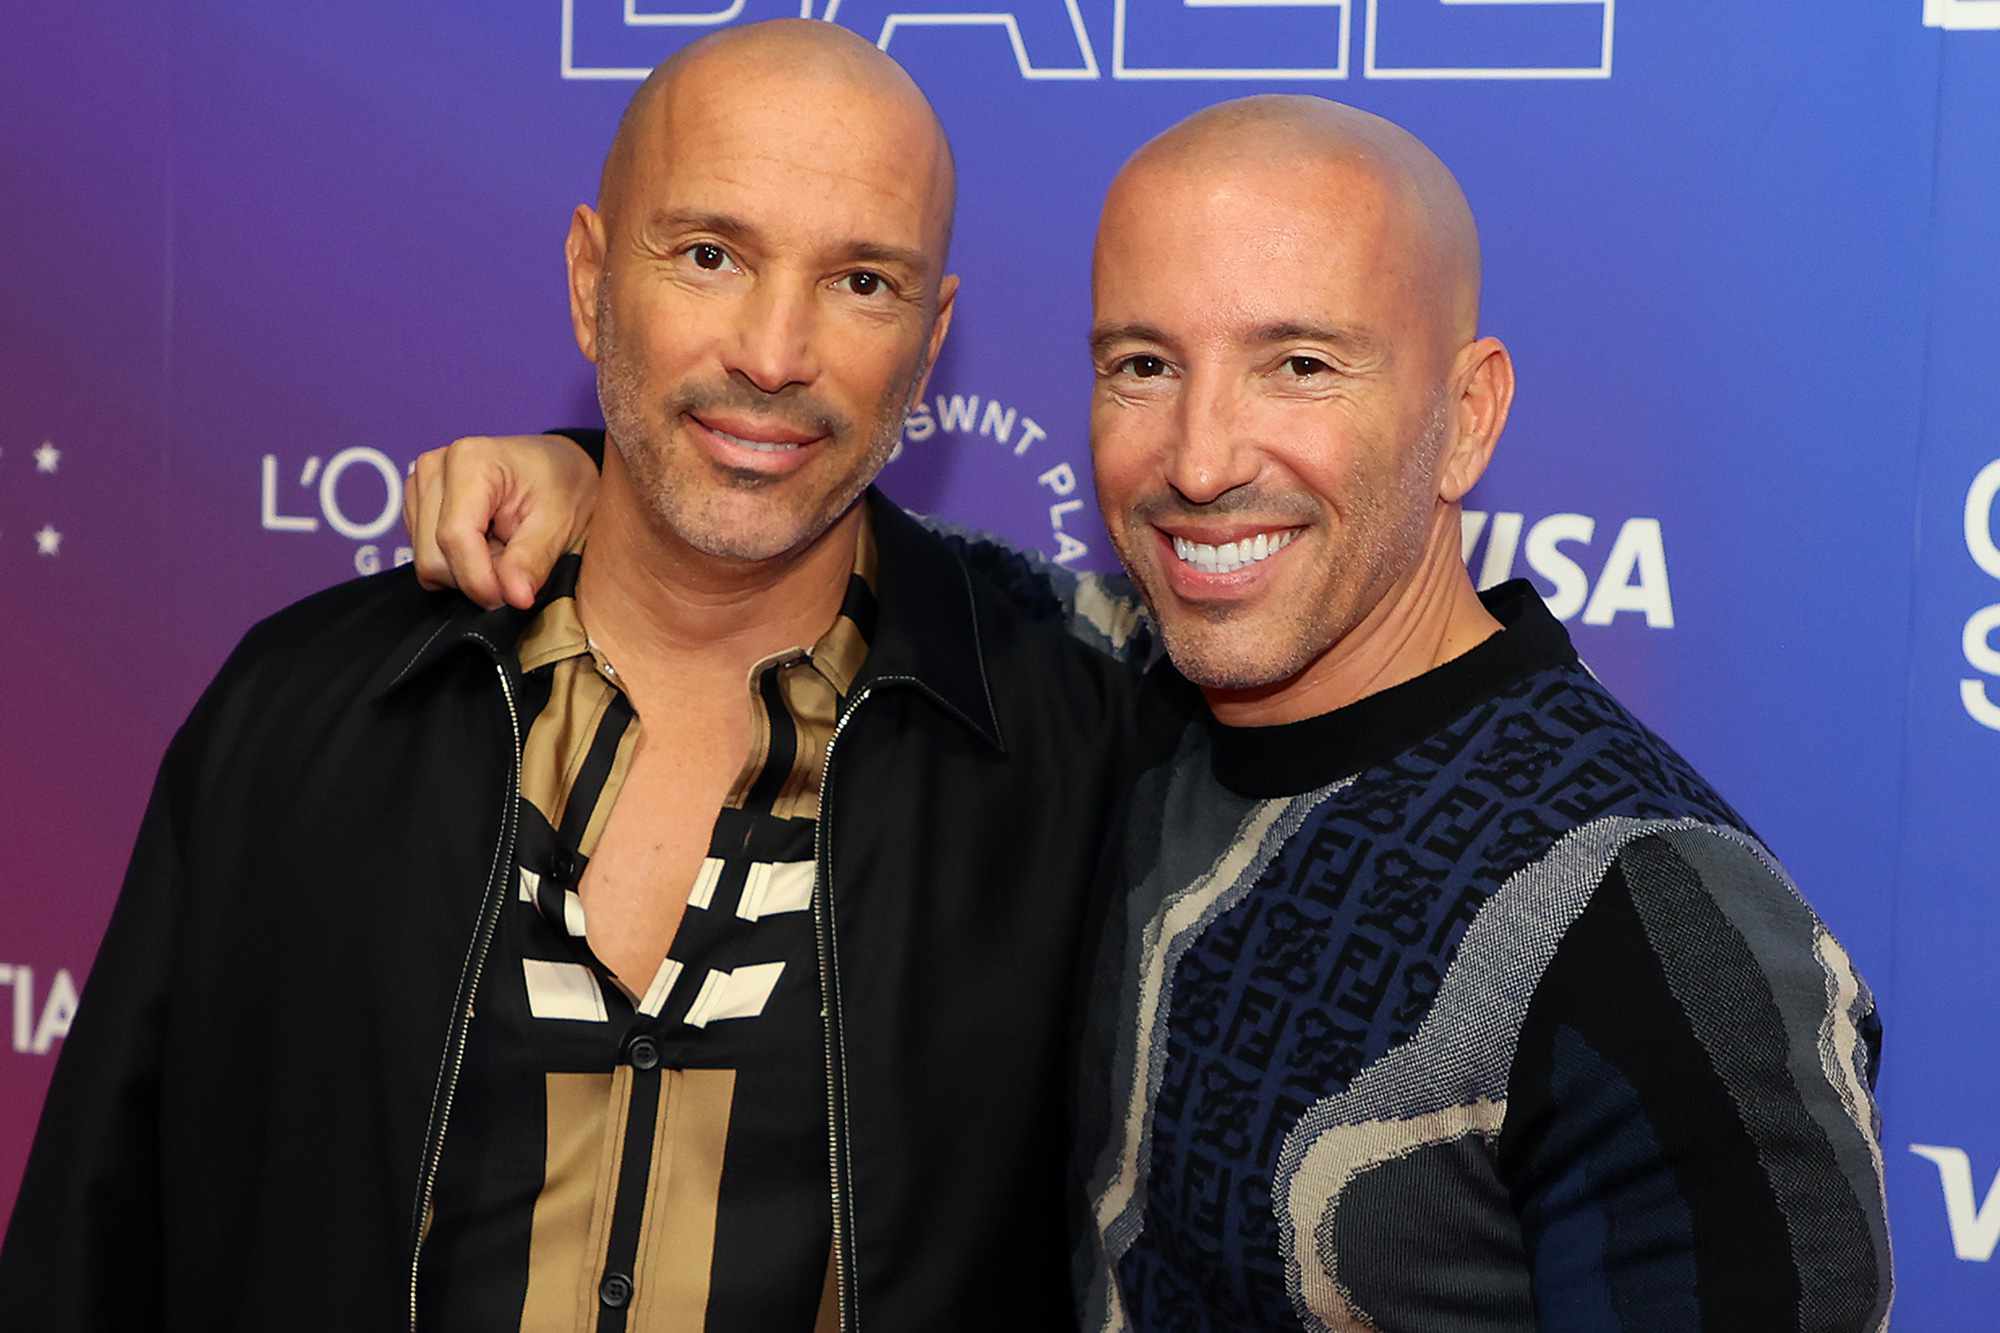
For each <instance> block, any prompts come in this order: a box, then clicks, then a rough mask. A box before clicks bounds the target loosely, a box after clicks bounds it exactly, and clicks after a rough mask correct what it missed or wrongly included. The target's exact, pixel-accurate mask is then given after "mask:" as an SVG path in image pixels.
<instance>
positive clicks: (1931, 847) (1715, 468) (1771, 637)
mask: <svg viewBox="0 0 2000 1333" xmlns="http://www.w3.org/2000/svg"><path fill="white" fill-rule="evenodd" d="M783 14H792V15H798V14H803V15H805V16H806V17H812V18H819V19H824V20H826V21H829V22H835V23H839V24H842V25H844V26H846V27H849V28H852V29H853V30H855V31H856V32H859V33H862V34H864V35H865V36H867V37H869V38H871V39H873V40H875V41H876V42H877V43H878V44H879V45H881V46H883V47H884V48H886V49H887V50H888V51H889V52H891V53H892V54H893V55H894V56H896V57H897V58H898V59H899V60H901V61H902V62H903V63H904V64H905V65H906V66H908V68H909V69H910V70H911V72H912V73H913V74H914V75H915V76H916V78H917V80H918V81H919V82H920V83H921V84H922V85H923V86H924V88H925V89H926V90H927V91H928V92H929V94H930V96H931V98H932V99H933V101H934V102H935V103H936V105H937V108H938V111H939V113H940V114H941V115H942V116H943V118H944V122H945V124H946V126H947V128H948V129H949V131H950V133H951V135H952V137H953V140H954V142H955V144H956V147H957V152H958V157H959V163H960V170H961V202H960V208H959V221H958V231H957V238H956V242H955V247H956V248H955V256H954V258H955V267H956V269H957V270H958V271H959V272H960V273H961V274H962V275H963V278H964V288H963V295H962V297H961V299H960V303H959V315H958V322H957V324H956V325H955V327H954V329H953V331H952V336H951V341H950V344H949V346H948V347H947V349H946V351H945V354H944V357H943V360H942V362H941V364H940V366H939V368H938V370H937V373H936V375H935V377H934V380H933V383H932V385H931V388H930V391H929V397H928V399H927V400H926V401H925V403H924V404H923V406H922V408H921V409H920V410H919V411H917V412H916V413H915V414H914V415H913V416H912V417H911V418H910V421H909V423H908V429H907V431H906V434H905V437H904V445H903V448H902V451H901V453H900V456H899V457H898V458H897V460H896V461H895V462H893V463H892V464H891V465H890V467H889V469H888V471H887V473H886V474H885V476H884V480H883V484H884V486H885V487H886V488H887V489H888V491H889V492H890V493H891V494H892V495H893V496H895V497H896V498H898V499H899V500H901V501H902V502H904V503H905V504H907V505H910V506H912V507H914V508H917V509H920V510H923V511H926V512H930V513H935V514H939V515H942V516H946V517H949V518H952V519H955V520H959V521H962V522H966V523H970V524H974V525H978V526H981V527H984V528H987V529H989V530H992V531H995V532H998V533H1000V534H1003V535H1005V536H1007V537H1009V538H1011V539H1013V540H1014V541H1016V542H1019V543H1023V544H1026V545H1028V546H1032V547H1035V548H1037V549H1040V550H1043V551H1046V552H1047V553H1048V554H1050V555H1051V556H1053V557H1054V558H1056V559H1057V560H1060V561H1062V562H1064V563H1067V564H1073V565H1076V566H1078V567H1086V568H1106V567H1109V565H1110V564H1111V561H1112V555H1111V552H1110V549H1109V547H1108V545H1107V543H1106V540H1105V536H1104V529H1103V527H1102V525H1101V523H1100V522H1099V520H1098V518H1097V516H1096V514H1095V512H1094V510H1093V506H1092V504H1091V499H1090V497H1091V488H1090V465H1089V446H1088V440H1087V438H1086V433H1085V423H1086V407H1087V402H1088V393H1089V383H1088V379H1089V377H1088V371H1087V360H1086V353H1085V346H1084V337H1085V330H1086V327H1087V323H1088V287H1087V278H1088V268H1089V256H1090V245H1091V233H1092V228H1093V225H1094V221H1095V215H1096V210H1097V206H1098V203H1099V201H1100V199H1101V197H1102V194H1103V191H1104V188H1105V186H1106V184H1107V183H1108V181H1109V180H1110V178H1111V176H1112V173H1113V172H1114V171H1115V170H1116V168H1117V166H1118V164H1119V163H1120V162H1121V161H1122V159H1123V158H1124V157H1125V155H1126V154H1127V153H1129V152H1130V151H1131V150H1132V149H1133V148H1134V147H1135V146H1136V145H1138V144H1139V143H1140V142H1141V141H1142V140H1144V139H1145V138H1147V137H1148V136H1150V135H1152V134H1153V133H1155V132H1157V131H1158V130H1160V129H1162V128H1164V127H1165V126H1167V125H1168V124H1170V123H1172V122H1173V121H1175V120H1177V119H1178V118H1180V117H1181V116H1183V115H1186V114H1187V113H1188V112H1190V111H1193V110H1195V109H1196V108H1198V107H1200V106H1202V105H1204V104H1206V103H1209V102H1211V101H1214V100H1217V99H1221V98H1226V97H1232V96H1237V95H1241V94H1244V93H1250V92H1257V91H1273V90H1286V91H1309V92H1316V93H1322V94H1325V95H1327V96H1330V97H1335V98H1339V99H1341V100H1344V101H1348V102H1352V103H1354V104H1356V105H1358V106H1361V107H1365V108H1367V109H1369V110H1371V111H1375V112H1378V113H1380V114H1382V115H1386V116H1388V117H1390V118H1392V119H1394V120H1397V121H1399V122H1400V123H1402V124H1403V125H1406V126H1408V127H1409V128H1410V129H1411V130H1413V131H1415V132H1416V133H1417V134H1418V135H1420V136H1421V137H1423V138H1424V139H1425V140H1426V141H1428V142H1429V143H1430V144H1431V145H1432V146H1433V147H1434V148H1435V149H1436V150H1437V151H1438V153H1439V155H1440V156H1442V157H1443V158H1444V159H1445V161H1446V162H1447V163H1449V164H1450V165H1451V166H1452V167H1453V168H1454V169H1455V170H1456V171H1457V172H1458V174H1459V176H1460V177H1461V179H1462V180H1463V181H1464V184H1465V188H1466V192H1467V194H1468V195H1469V196H1470V198H1471V200H1472V203H1473V207H1474V209H1475V211H1476V212H1477V214H1478V217H1479V220H1480V223H1481V226H1482V230H1483V234H1484V239H1485V246H1486V257H1487V273H1488V285H1487V300H1486V307H1485V320H1484V322H1485V326H1486V331H1488V332H1491V333H1494V334H1498V335H1500V336H1501V337H1503V338H1505V339H1506V340H1507V342H1508V343H1509V344H1510V345H1511V347H1512V348H1513V350H1514V353H1515V356H1516V358H1517V361H1518V365H1519V371H1520V384H1521V388H1520V397H1519V400H1518V404H1517V407H1516V411H1515V416H1514V420H1513V424H1512V426H1511V427H1510V429H1509V431H1508V434H1507V436H1506V438H1505V440H1504V441H1503V442H1502V444H1501V448H1500V452H1499V456H1498V458H1497V459H1496V461H1495V463H1494V466H1493V469H1492V471H1491V473H1490V474H1489V477H1488V479H1487V480H1486V481H1485V482H1484V483H1482V485H1481V486H1480V488H1479V490H1478V491H1477V492H1476V493H1475V495H1474V498H1473V502H1472V504H1471V506H1470V508H1469V510H1468V513H1467V515H1466V526H1465V550H1466V558H1467V560H1468V561H1469V562H1470V564H1471V567H1472V569H1473V571H1474V573H1475V574H1476V575H1477V576H1478V578H1479V579H1480V580H1481V581H1482V582H1493V581H1497V580H1500V579H1504V578H1508V577H1514V576H1522V575H1525V576H1527V577H1529V578H1532V579H1534V580H1535V581H1536V582H1537V583H1538V585H1539V586H1540V587H1541V589H1542V591H1543V592H1544V594H1545V595H1546V596H1547V598H1548V600H1549V603H1550V605H1551V606H1552V607H1553V608H1554V609H1555V611H1556V613H1557V614H1558V615H1559V616H1561V617H1562V618H1563V619H1564V620H1565V621H1567V622H1568V624H1569V627H1570V630H1571V633H1572V634H1573V635H1574V637H1575V638H1576V641H1577V643H1578V645H1579V646H1580V647H1581V649H1582V651H1583V653H1584V654H1585V656H1586V658H1587V659H1588V660H1589V661H1590V663H1591V664H1592V666H1593V667H1594V668H1595V669H1596V671H1597V672H1598V673H1599V674H1600V675H1601V676H1602V677H1603V678H1604V679H1605V680H1606V681H1608V682H1609V683H1610V684H1611V685H1612V686H1613V688H1615V689H1617V690H1618V691H1619V692H1620V693H1621V694H1622V695H1623V696H1624V697H1625V698H1626V699H1627V701H1628V702H1630V703H1631V704H1632V705H1633V707H1634V708H1635V709H1636V710H1637V711H1638V712H1639V713H1640V714H1641V715H1642V716H1643V717H1645V718H1646V719H1647V720H1648V721H1650V722H1651V723H1653V724H1654V725H1655V726H1656V727H1657V728H1658V729H1659V730H1661V731H1662V732H1663V733H1664V734H1666V735H1667V736H1668V737H1669V738H1670V739H1671V740H1672V741H1674V742H1675V743H1676V744H1677V745H1678V746H1679V747H1680V748H1681V749H1683V750H1684V751H1685V752H1686V753H1687V754H1688V755H1689V756H1690V757H1691V758H1693V759H1694V760H1695V761H1696V762H1697V763H1698V764H1699V765H1700V766H1701V767H1702V768H1704V769H1705V770H1706V771H1707V772H1708V773H1709V774H1710V776H1711V777H1712V778H1713V779H1714V780H1715V781H1716V782H1717V783H1718V785H1719V786H1720V787H1721V788H1722V790H1723V791H1724V792H1725V793H1727V794H1728V795H1729V796H1730V798H1731V799H1732V800H1733V801H1734V802H1735V803H1736V804H1737V805H1738V806H1739V807H1740V808H1741V809H1742V810H1743V811H1744V812H1745V813H1746V815H1747V816H1748V817H1749V818H1750V819H1751V821H1752V822H1753V823H1754V824H1755V825H1756V826H1757V828H1758V829H1759V831H1760V832H1761V833H1762V834H1763V835H1764V837H1765V838H1766V839H1767V840H1768V841H1769V842H1770V844H1771V845H1772V846H1773V847H1774V848H1776V849H1777V850H1778V852H1779V853H1780V854H1781V855H1782V856H1783V857H1784V858H1785V859H1786V860H1787V862H1788V863H1789V864H1790V866H1791V867H1792V869H1793V871H1794V872H1795V874H1796V876H1797V878H1798V880H1799V881H1800V883H1801V884H1802V885H1804V886H1805V887H1806V890H1807V892H1808V893H1809V895H1810V896H1811V897H1812V899H1813V901H1814V902H1815V904H1816V905H1817V906H1818V908H1819V909H1820V911H1821V912H1822V914H1823V915H1824V916H1826V917H1827V918H1828V919H1829V921H1830V922H1831V923H1832V924H1833V926H1834V928H1835V929H1836V930H1837V931H1838V933H1839V934H1840V936H1841V937H1842V939H1843V940H1844V941H1845V942H1846V943H1847V945H1848V946H1849V948H1850V950H1851V951H1852V953H1853V955H1854V957H1855V958H1856V959H1857V961H1858V962H1859V963H1860V965H1861V967H1862V969H1863V970H1864V972H1865V974H1866V975H1867V977H1868V979H1869V980H1870V982H1871V983H1872V984H1873V986H1874V987H1875V990H1876V992H1877V994H1878V996H1879V998H1880V1001H1881V1006H1882V1011H1883V1014H1884V1017H1885V1020H1886V1024H1887V1032H1888V1043H1887V1049H1886V1058H1885V1061H1884V1065H1883V1072H1882V1080H1881V1087H1880V1094H1881V1102H1882V1109H1883V1114H1884V1117H1885V1126H1886V1129H1885V1144H1884V1149H1885V1161H1884V1168H1885V1170H1886V1173H1887V1177H1888V1185H1889V1193H1890V1203H1891V1211H1892V1216H1893V1223H1894V1228H1895V1233H1894V1234H1895V1242H1896V1257H1897V1261H1898V1269H1899V1277H1900V1284H1899V1285H1900V1294H1899V1298H1898V1301H1897V1323H1898V1325H1899V1326H1901V1327H1905V1328H1912V1329H1921V1330H1926V1333H1928V1331H1929V1330H1956V1329H1965V1330H1973V1329H1988V1328H1991V1327H1993V1326H1994V1324H1995V1320H1996V1318H1997V1317H2000V1264H1996V1263H1995V1262H1993V1258H1994V1253H1995V1248H1996V1242H2000V1116H1996V1108H2000V1041H1997V1040H1996V1037H1995V1028H1996V1019H2000V1013H1996V1009H1997V1008H2000V987H1996V976H2000V871H1996V852H2000V802H1996V793H2000V425H1996V423H2000V0H1865V2H1863V0H1854V2H1853V3H1846V4H1816V5H1805V4H1790V5H1768V4H1767V5H1750V4H1743V3H1740V0H1676V2H1675V3H1666V2H1665V0H1622V3H1618V2H1615V0H1539V2H1537V0H1289V2H1287V0H520V2H519V3H515V4H510V5H506V6H496V5H491V4H474V3H471V0H432V2H431V3H425V4H421V5H412V4H408V3H404V2H403V0H396V2H394V3H392V2H391V0H347V3H343V4H339V5H305V6H300V5H246V4H241V3H225V2H224V0H154V2H153V3H141V0H99V2H98V3H93V4H90V5H32V6H29V5H22V6H15V7H14V12H13V13H12V14H11V15H10V17H9V18H8V20H7V24H6V29H7V31H6V38H5V41H4V43H0V75H4V77H0V111H4V120H0V124H4V129H0V164H4V177H0V179H4V181H5V191H4V193H5V197H6V198H7V200H8V207H7V209H6V210H5V214H4V217H0V588H4V592H0V605H4V608H5V612H4V617H0V623H4V625H5V627H6V630H7V633H6V636H5V641H4V646H0V700H4V707H5V714H4V717H5V722H4V727H0V761H3V762H4V767H0V779H4V783H5V789H4V793H0V796H4V799H0V827H4V829H5V836H4V838H0V921H3V922H5V925H4V926H0V1213H4V1211H5V1210H6V1209H7V1207H8V1206H9V1205H10V1203H11V1200H12V1197H13V1191H14V1188H15V1186H16V1183H17V1181H18V1178H19V1171H20V1166H21V1162H22V1160H23V1157H24V1156H25V1153H26V1148H27V1143H28V1139H29V1136H30V1134H31V1132H32V1128H33V1125H34V1120H35V1116H36V1114H37V1111H38V1108H39V1105H40V1101H41V1097H42V1094H43V1090H44V1088H45V1086H46V1083H47V1079H48V1074H49V1070H50V1067H51V1065H52V1063H53V1061H54V1059H55V1057H56V1056H57V1054H58V1053H59V1052H60V1050H61V1048H62V1042H63V1035H64V1033H65V1031H66V1030H67V1028H68V1025H69V1021H70V1016H71V1014H72V1012H73V1010H74V1007H75V1004H76V997H77V993H78V990H79V989H80V987H81V985H82V982H83V979H84V977H85V975H86V974H87V972H88V970H89V967H90V963H91V958H92V954H93V951H94V949H95V946H96V942H97V938H98V934H99V932H100V931H101V929H102V927H103V924H104V921H105V919H106V916H107V914H108V912H109V909H110V905H111V902H112V898H113V896H114V894H115V892H116V889H117V885H118V881H119V876H120V873H121V870H122V866H123V863H124V859H125V856H126V854H127V852H128V851H129V849H130V843H131V838H132V835H133V832H134V830H135V828H136V824H137V819H138V815H139V811H140V809H141V806H142V804H143V802H144V799H145V794H146V791H147V788H148V786H149V784H150V781H151V776H152V771H153V767H154V765H155V764H156V762H157V760H158V757H159V754H160V752H161V750H162V748H163V747H164V745H165V744H166V741H167V739H168V737H169V736H170V735H171V733H172V731H173V729H174V728H175V727H176V726H177V725H178V723H179V722H180V720H181V719H182V717H183V716H184V715H185V712H186V710H187V708H188V706H189V705H190V703H191V702H192V701H193V699H194V697H195V695H196V694H197V692H198V691H199V689H200V688H201V686H202V684H203V683H204V682H205V680H206V679H207V678H208V676H209V675H210V673H212V672H213V670H214V669H215V667H216V666H217V665H218V664H219V663H220V661H221V659H222V657H223V655H224V654H225V653H226V652H227V650H228V648H229V647H230V646H231V644H232V643H233V642H234V640H235V639H236V637H237V636H238V635H239V634H240V633H241V632H242V630H243V629H244V628H245V627H246V626H247V625H248V624H249V623H250V622H251V621H252V620H253V619H255V618H256V617H259V616H261V615H264V614H266V613H268V612H269V611H271V610H273V609H275V608H276V607H278V606H280V605H282V604H284V603H286V602H289V601H292V600H294V599H296V598H298V597H300V596H302V595H304V594H305V593H307V592H309V591H311V590H313V589H315V588H318V587H321V586H323V585H325V584H328V583H330V582H333V581H336V580H339V579H343V578H348V577H352V576H354V575H356V574H365V573H369V572H372V571H375V570H377V569H381V568H386V567H389V566H391V565H393V564H394V563H396V562H397V561H399V560H402V559H406V558H407V552H406V551H404V550H403V549H402V545H401V538H402V534H401V530H400V522H399V518H398V515H399V505H400V498H401V485H402V476H403V470H404V466H405V464H406V463H407V462H408V461H409V460H410V459H412V458H413V457H414V456H415V455H416V454H417V453H419V452H420V451H422V450H423V449H425V448H428V447H430V446H432V445H435V444H439V443H442V442H444V441H445V440H447V439H449V438H451V437H453V436H455V435H459V434H465V433H471V432H501V431H517V430H527V429H534V428H540V427H543V426H546V425H550V424H556V423H570V422H588V421H590V420H591V419H592V417H593V414H594V411H595V408H594V401H595V400H594V393H593V390H592V383H591V378H590V373H589V369H588V367H587V366H586V365H585V363H584V362H583V361H582V359H581V358H580V357H579V356H578V354H577V352H576V349H575V346H574V344H573V343H572V341H571V336H570V331H569V326H568V321H567V315H566V311H565V306H564V296H563V265H562V255H561V244H562V238H563V234H564V229H565V226H566V223H567V219H568V215H569V211H570V209H571V208H572V207H573V206H574V205H575V204H576V203H577V202H578V201H580V200H587V199H589V198H591V197H592V195H593V192H594V186H595V181H596V175H597V170H598V166H599V161H600V156H601V153H602V151H603V149H604V146H605V145H606V143H607V142H608V140H609V137H610V134H611V131H612V128H613V125H614V124H615V122H616V119H617V116H618V113H619V111H620V109H621V107H622V106H623V104H624V101H625V99H626V98H627V97H628V96H629V95H630V93H631V91H632V90H633V88H634V87H635V86H636V81H637V80H638V79H639V78H640V77H641V76H642V75H643V73H644V72H645V71H646V69H647V68H648V67H650V66H651V65H652V64H653V63H654V62H656V61H657V60H659V59H660V58H662V57H663V56H664V55H666V54H667V53H669V52H671V51H673V50H674V49H676V48H677V47H678V46H680V45H682V44H684V43H685V42H688V41H690V40H692V39H694V38H695V37H697V36H699V35H701V34H702V33H705V32H709V31H713V30H714V29H716V28H718V27H720V26H723V25H727V24H733V23H748V22H752V21H755V20H758V19H763V18H770V17H777V16H779V15H783ZM380 780H381V781H382V782H384V783H394V782H396V781H397V780H398V778H397V774H396V773H394V772H391V771H386V770H385V771H384V772H383V773H382V774H381V775H380ZM410 799H412V800H413V801H421V800H423V799H424V794H423V793H422V792H411V793H410ZM245 1003H256V998H255V997H254V996H246V997H245ZM300 1039H301V1040H311V1039H312V1036H311V1034H309V1033H308V1034H300Z"/></svg>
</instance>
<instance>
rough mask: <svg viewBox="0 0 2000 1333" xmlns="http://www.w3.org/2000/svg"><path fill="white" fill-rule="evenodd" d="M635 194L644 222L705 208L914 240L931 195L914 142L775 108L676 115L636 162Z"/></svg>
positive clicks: (779, 226)
mask: <svg viewBox="0 0 2000 1333" xmlns="http://www.w3.org/2000/svg"><path fill="white" fill-rule="evenodd" d="M638 165H639V171H638V176H639V180H638V182H637V196H638V197H637V200H636V202H638V203H639V204H640V205H641V215H642V216H643V217H645V218H646V219H647V221H648V222H649V223H651V222H657V221H658V220H659V219H660V218H661V216H662V215H681V214H688V213H707V214H714V215H727V216H733V217H737V218H743V219H751V220H755V221H757V222H759V223H760V224H761V225H762V226H763V227H764V228H765V229H766V230H768V231H770V232H771V233H772V234H774V235H776V234H779V233H784V234H790V235H795V236H805V235H819V234H827V233H840V234H848V233H853V232H854V231H855V230H856V229H857V228H860V229H861V230H863V231H865V232H867V233H868V234H870V235H871V236H872V237H874V238H875V239H877V240H879V241H880V242H881V243H882V244H886V245H903V246H919V245H922V244H923V243H924V240H925V235H926V232H927V229H928V228H929V227H930V226H931V225H932V223H933V221H934V219H933V216H932V215H933V213H934V212H935V211H936V209H937V206H938V205H937V201H936V200H935V199H934V198H933V195H934V194H935V191H934V189H933V188H932V186H933V182H932V180H931V175H930V171H929V168H930V167H931V165H932V164H930V163H929V162H927V161H925V160H923V159H922V157H921V152H920V151H911V150H909V149H902V150H900V151H899V145H898V144H897V143H896V142H895V141H894V140H893V139H892V138H891V137H890V136H889V135H887V134H878V135H869V134H861V135H856V134H854V133H851V132H849V133H842V132H840V131H839V130H837V129H835V128H833V127H830V126H826V125H822V124H814V125H806V126H799V127H797V128H796V129H794V128H793V126H792V122H791V120H790V118H788V117H786V116H784V115H783V114H780V113H779V112H778V111H776V109H766V110H764V111H758V110H755V109H750V110H746V112H745V113H744V114H742V115H737V116H720V117H712V118H709V119H706V120H701V121H677V122H675V123H674V124H673V125H671V126H670V127H668V128H667V130H666V132H663V133H661V134H660V135H658V136H657V137H656V138H655V140H654V143H653V145H652V147H651V150H650V151H648V152H647V153H646V154H645V155H644V158H643V160H642V161H641V162H640V163H639V164H638Z"/></svg>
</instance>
